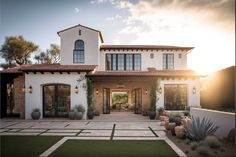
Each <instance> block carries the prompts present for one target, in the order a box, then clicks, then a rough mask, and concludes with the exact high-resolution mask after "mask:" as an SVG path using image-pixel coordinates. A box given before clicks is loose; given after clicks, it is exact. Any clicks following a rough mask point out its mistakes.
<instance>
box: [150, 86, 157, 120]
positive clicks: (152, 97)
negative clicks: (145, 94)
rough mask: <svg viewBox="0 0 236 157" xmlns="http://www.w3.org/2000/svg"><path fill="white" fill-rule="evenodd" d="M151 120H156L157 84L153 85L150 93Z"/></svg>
mask: <svg viewBox="0 0 236 157" xmlns="http://www.w3.org/2000/svg"><path fill="white" fill-rule="evenodd" d="M148 115H149V118H150V119H155V118H156V83H154V85H152V88H151V91H150V107H149V112H148Z"/></svg>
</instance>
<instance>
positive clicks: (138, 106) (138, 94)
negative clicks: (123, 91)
mask: <svg viewBox="0 0 236 157" xmlns="http://www.w3.org/2000/svg"><path fill="white" fill-rule="evenodd" d="M132 95H133V96H132V97H133V102H134V113H135V114H140V113H142V89H141V88H137V89H134V90H133V91H132Z"/></svg>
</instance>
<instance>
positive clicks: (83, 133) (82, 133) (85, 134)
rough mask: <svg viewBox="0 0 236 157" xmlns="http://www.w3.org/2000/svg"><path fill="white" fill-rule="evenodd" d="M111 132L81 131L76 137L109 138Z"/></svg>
mask: <svg viewBox="0 0 236 157" xmlns="http://www.w3.org/2000/svg"><path fill="white" fill-rule="evenodd" d="M111 132H112V130H83V131H82V132H81V133H80V134H79V135H78V136H91V137H93V136H108V137H110V136H111Z"/></svg>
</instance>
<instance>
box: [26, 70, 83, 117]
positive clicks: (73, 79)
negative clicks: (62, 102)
mask: <svg viewBox="0 0 236 157" xmlns="http://www.w3.org/2000/svg"><path fill="white" fill-rule="evenodd" d="M81 75H84V74H77V73H70V74H67V73H62V74H59V73H54V74H51V73H44V74H41V73H36V74H34V73H29V74H26V75H25V87H26V88H27V87H29V86H31V87H32V93H29V92H26V93H25V118H26V119H31V112H32V110H33V109H34V108H39V109H40V111H41V113H42V111H43V85H47V84H66V85H70V97H71V98H70V99H71V101H70V103H71V104H70V108H71V109H73V107H74V106H75V105H83V106H84V108H85V109H86V110H87V99H86V89H85V88H83V84H86V80H82V81H80V82H78V81H77V80H78V79H79V78H80V77H81ZM76 86H77V87H78V90H79V92H78V93H75V92H74V89H75V87H76ZM85 115H86V114H85ZM85 115H84V116H85ZM85 117H86V116H85ZM85 117H84V118H85ZM41 118H42V115H41Z"/></svg>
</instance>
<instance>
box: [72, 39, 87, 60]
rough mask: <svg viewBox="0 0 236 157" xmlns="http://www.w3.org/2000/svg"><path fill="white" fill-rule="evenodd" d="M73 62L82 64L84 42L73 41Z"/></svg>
mask: <svg viewBox="0 0 236 157" xmlns="http://www.w3.org/2000/svg"><path fill="white" fill-rule="evenodd" d="M73 62H74V63H84V41H83V40H77V41H75V47H74V51H73Z"/></svg>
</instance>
